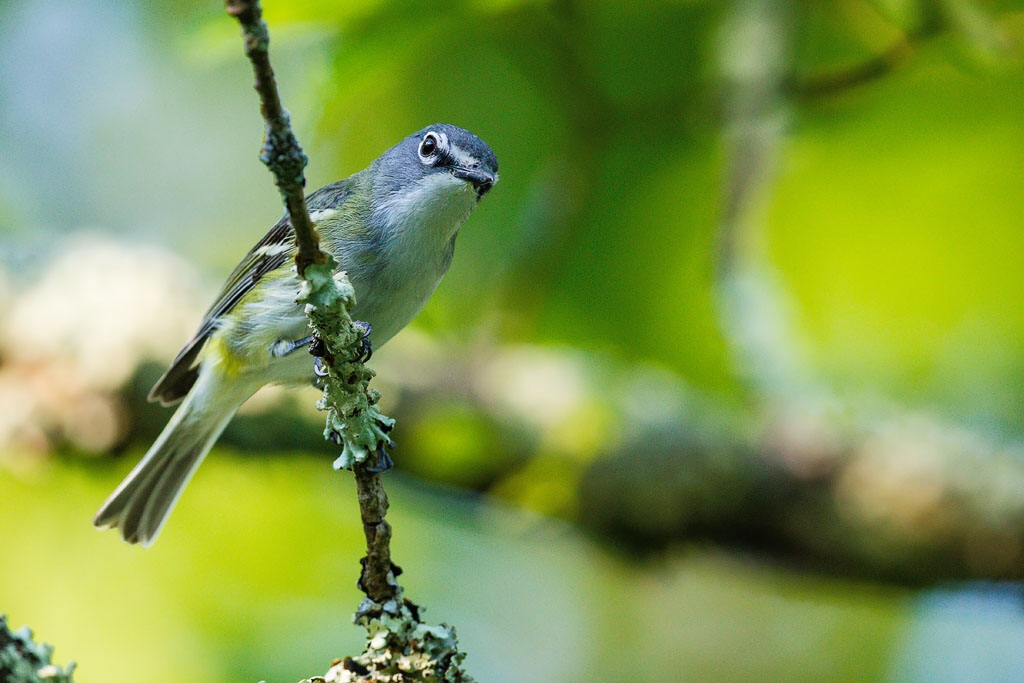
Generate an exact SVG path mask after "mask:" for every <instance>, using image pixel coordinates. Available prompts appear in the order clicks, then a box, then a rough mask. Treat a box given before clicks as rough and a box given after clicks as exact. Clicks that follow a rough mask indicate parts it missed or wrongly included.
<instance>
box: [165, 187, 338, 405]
mask: <svg viewBox="0 0 1024 683" xmlns="http://www.w3.org/2000/svg"><path fill="white" fill-rule="evenodd" d="M350 196H351V183H350V180H342V181H339V182H336V183H332V184H330V185H327V186H325V187H322V188H320V189H319V190H317V191H316V192H314V193H312V194H311V195H309V196H308V197H307V198H306V206H307V208H308V209H309V211H310V212H311V213H313V212H316V211H322V210H325V209H335V208H338V207H340V206H341V205H342V204H344V202H345V201H347V200H348V198H349V197H350ZM294 245H295V233H294V231H293V230H292V224H291V221H289V220H288V217H287V216H285V217H283V218H282V219H281V220H279V221H278V222H277V223H276V224H275V225H274V227H272V228H271V229H270V230H269V231H268V232H267V234H266V235H264V236H263V238H262V239H261V240H260V241H259V242H257V243H256V245H255V246H253V248H252V249H250V250H249V253H247V254H246V255H245V258H243V259H242V260H241V262H240V263H239V264H238V265H237V266H235V269H234V270H232V271H231V274H230V275H229V276H228V279H227V281H226V282H225V283H224V285H223V286H222V287H221V289H220V292H219V293H218V294H217V298H216V299H214V302H213V304H212V305H211V306H210V308H209V309H208V310H207V311H206V314H205V315H204V316H203V320H202V322H201V323H199V329H198V330H197V331H196V333H195V335H193V337H192V339H190V340H189V341H188V343H187V344H185V346H184V347H183V348H182V349H181V351H179V352H178V355H177V356H176V357H175V359H174V360H173V361H172V362H171V365H170V367H169V368H168V369H167V372H165V373H164V374H163V376H162V377H161V378H160V379H159V380H157V382H156V384H155V385H154V386H153V389H152V390H151V391H150V392H149V400H150V401H154V402H157V401H158V402H160V403H161V404H162V405H173V404H175V403H177V402H178V401H180V400H181V399H182V398H184V397H185V394H187V393H188V392H189V390H190V389H191V388H192V385H193V384H195V381H196V378H197V377H198V376H199V365H198V363H197V362H196V361H197V359H198V358H199V354H200V352H201V351H202V350H203V347H204V346H205V345H206V341H207V340H208V339H209V338H210V335H212V334H213V333H214V332H215V331H216V330H217V327H218V326H219V325H220V321H221V319H222V318H223V317H224V316H225V315H227V314H228V313H230V312H231V310H232V309H234V307H235V306H236V305H237V304H238V302H239V301H241V300H242V298H243V297H244V296H245V295H246V294H248V293H249V292H250V291H252V289H253V287H255V286H256V284H257V283H258V282H259V281H260V280H261V279H262V278H263V276H264V275H266V274H267V273H269V272H271V271H273V270H276V269H277V268H279V267H281V266H282V265H284V263H285V262H286V261H289V260H291V259H292V258H293V256H294Z"/></svg>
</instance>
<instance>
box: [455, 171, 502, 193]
mask: <svg viewBox="0 0 1024 683" xmlns="http://www.w3.org/2000/svg"><path fill="white" fill-rule="evenodd" d="M452 175H454V176H455V177H456V178H459V179H460V180H465V181H466V182H468V183H472V184H473V187H475V188H476V195H477V197H483V196H484V195H485V194H487V191H488V190H490V189H491V188H492V187H494V183H496V182H498V178H497V177H496V176H495V174H493V173H490V172H489V171H485V170H483V169H482V168H468V167H466V166H456V167H455V168H453V169H452Z"/></svg>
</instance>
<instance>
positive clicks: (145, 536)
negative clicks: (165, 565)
mask: <svg viewBox="0 0 1024 683" xmlns="http://www.w3.org/2000/svg"><path fill="white" fill-rule="evenodd" d="M211 375H216V373H215V372H214V373H202V374H201V375H200V378H199V381H198V382H197V383H196V385H195V387H193V390H192V391H190V392H189V394H188V396H187V397H186V398H185V401H184V402H183V403H182V404H181V405H180V406H179V407H178V409H177V410H176V411H175V413H174V415H173V416H172V417H171V419H170V421H169V422H168V423H167V426H166V427H164V430H163V432H161V433H160V436H159V437H158V438H157V440H156V442H155V443H154V444H153V445H152V446H151V447H150V449H149V452H147V453H146V455H145V457H143V458H142V460H141V461H140V462H139V464H138V465H136V466H135V469H133V470H132V471H131V472H130V473H129V474H128V476H127V477H125V479H124V481H123V482H121V484H120V486H118V487H117V489H116V490H115V491H114V492H113V493H112V494H110V497H109V498H107V500H106V502H105V503H103V506H102V507H100V509H99V511H98V512H97V513H96V516H95V517H94V518H93V525H94V526H96V527H98V528H101V529H109V528H115V527H116V528H118V529H119V530H120V532H121V537H122V538H123V539H124V540H126V541H127V542H129V543H139V544H141V545H143V546H149V545H151V544H152V543H153V541H155V540H156V537H157V535H158V534H159V533H160V529H161V528H162V527H163V525H164V522H165V521H167V516H168V515H169V514H170V512H171V509H172V508H173V507H174V504H175V503H176V502H177V501H178V498H179V497H180V496H181V492H182V491H183V490H184V488H185V485H186V484H187V483H188V482H189V480H190V479H191V478H192V475H193V474H194V473H195V471H196V468H197V467H199V465H200V463H202V461H203V458H205V457H206V454H207V453H208V452H209V451H210V448H212V447H213V444H214V443H215V442H216V441H217V438H218V437H220V435H221V432H223V431H224V428H225V427H227V425H228V422H230V421H231V418H232V417H233V416H234V414H235V411H237V410H238V407H239V406H240V405H241V404H242V403H243V402H244V401H245V399H247V398H248V397H249V395H250V394H251V393H252V392H251V391H248V392H232V391H226V389H227V387H225V386H223V385H224V383H223V382H220V381H219V380H218V379H217V378H216V377H215V376H214V377H211ZM211 383H215V384H217V385H218V386H210V385H211Z"/></svg>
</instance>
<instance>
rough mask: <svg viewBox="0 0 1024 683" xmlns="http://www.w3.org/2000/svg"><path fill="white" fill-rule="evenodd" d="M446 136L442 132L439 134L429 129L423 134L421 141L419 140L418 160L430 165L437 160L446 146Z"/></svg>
mask: <svg viewBox="0 0 1024 683" xmlns="http://www.w3.org/2000/svg"><path fill="white" fill-rule="evenodd" d="M446 142H447V136H445V135H444V134H443V133H442V134H441V135H440V136H439V135H438V134H437V133H435V132H434V131H430V132H429V133H427V134H426V135H424V136H423V141H422V142H420V149H419V155H420V161H422V162H423V163H424V164H427V165H432V164H433V163H434V162H436V161H437V159H438V157H439V156H440V155H441V153H442V152H443V151H444V147H445V146H446V144H445V143H446Z"/></svg>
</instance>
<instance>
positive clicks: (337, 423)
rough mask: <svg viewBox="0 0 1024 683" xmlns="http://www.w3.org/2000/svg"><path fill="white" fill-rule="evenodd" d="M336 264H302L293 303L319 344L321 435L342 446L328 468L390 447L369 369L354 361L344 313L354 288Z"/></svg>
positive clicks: (357, 332) (357, 339)
mask: <svg viewBox="0 0 1024 683" xmlns="http://www.w3.org/2000/svg"><path fill="white" fill-rule="evenodd" d="M336 268H337V263H336V262H335V261H334V260H333V259H329V261H328V263H324V264H312V265H309V266H307V267H306V271H305V280H304V281H303V283H302V289H301V291H300V292H299V297H298V301H299V303H301V304H304V305H305V310H306V315H307V316H308V317H309V319H310V322H312V323H313V326H314V328H315V329H316V331H317V335H318V337H319V339H320V341H321V342H322V344H323V348H322V350H323V356H324V359H325V361H326V362H325V363H324V367H325V368H326V370H327V376H326V377H324V378H323V383H324V395H323V397H322V398H321V399H320V400H319V401H318V402H317V408H319V409H320V410H325V411H327V425H326V426H325V427H324V437H325V438H327V439H329V440H331V441H333V442H334V443H336V444H338V445H340V446H341V447H342V452H341V455H339V456H338V458H337V459H336V460H335V461H334V468H335V469H342V468H345V469H351V467H352V465H353V464H355V463H361V462H364V461H365V460H366V459H367V458H370V457H371V456H376V455H379V454H380V453H382V452H383V449H384V447H386V446H390V445H391V439H390V438H389V437H388V433H389V432H390V431H391V429H392V428H393V427H394V424H395V421H394V420H393V419H391V418H390V417H388V416H386V415H384V414H383V413H381V412H380V408H378V407H377V401H378V400H379V399H380V394H379V393H378V392H377V391H375V390H373V389H370V388H369V384H370V380H371V379H373V377H374V372H373V370H371V369H369V368H368V367H366V366H365V365H364V364H363V363H361V362H359V360H358V359H359V357H360V356H361V355H362V343H363V331H362V330H361V329H360V328H359V326H357V325H356V324H355V323H354V322H353V320H352V318H351V316H349V314H348V311H349V309H350V308H351V307H352V306H354V305H355V302H356V297H355V290H354V289H353V288H352V284H351V283H350V282H349V281H348V278H347V277H346V276H345V273H344V272H341V271H338V272H335V269H336ZM346 359H348V360H346Z"/></svg>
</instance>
